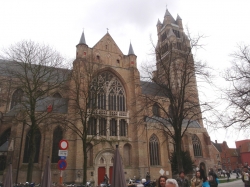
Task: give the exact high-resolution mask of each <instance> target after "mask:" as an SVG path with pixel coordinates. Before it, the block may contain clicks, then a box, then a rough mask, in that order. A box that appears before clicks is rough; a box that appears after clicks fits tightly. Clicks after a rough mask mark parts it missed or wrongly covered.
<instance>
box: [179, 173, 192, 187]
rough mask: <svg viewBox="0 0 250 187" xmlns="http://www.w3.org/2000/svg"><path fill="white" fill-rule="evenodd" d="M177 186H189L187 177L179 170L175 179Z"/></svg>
mask: <svg viewBox="0 0 250 187" xmlns="http://www.w3.org/2000/svg"><path fill="white" fill-rule="evenodd" d="M176 181H177V183H178V185H179V187H190V185H189V182H188V179H187V178H186V177H185V173H184V171H180V172H179V177H178V178H177V179H176Z"/></svg>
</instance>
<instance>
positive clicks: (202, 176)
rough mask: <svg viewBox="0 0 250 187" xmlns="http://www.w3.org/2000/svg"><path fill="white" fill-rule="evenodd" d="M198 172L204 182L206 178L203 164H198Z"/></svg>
mask: <svg viewBox="0 0 250 187" xmlns="http://www.w3.org/2000/svg"><path fill="white" fill-rule="evenodd" d="M200 174H201V178H202V180H203V182H205V181H206V180H207V176H206V174H205V169H204V166H203V165H201V166H200Z"/></svg>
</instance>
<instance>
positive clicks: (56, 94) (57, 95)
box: [53, 92, 62, 98]
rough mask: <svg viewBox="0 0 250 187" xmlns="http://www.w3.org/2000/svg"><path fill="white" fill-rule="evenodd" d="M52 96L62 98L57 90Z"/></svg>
mask: <svg viewBox="0 0 250 187" xmlns="http://www.w3.org/2000/svg"><path fill="white" fill-rule="evenodd" d="M53 97H54V98H62V96H61V94H59V93H58V92H56V93H54V95H53Z"/></svg>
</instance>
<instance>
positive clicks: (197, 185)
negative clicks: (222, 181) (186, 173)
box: [191, 171, 203, 187]
mask: <svg viewBox="0 0 250 187" xmlns="http://www.w3.org/2000/svg"><path fill="white" fill-rule="evenodd" d="M202 183H203V179H202V177H201V173H200V171H196V172H195V176H194V177H193V178H192V179H191V187H202Z"/></svg>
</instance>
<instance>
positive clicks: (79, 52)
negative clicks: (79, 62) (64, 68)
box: [76, 31, 88, 58]
mask: <svg viewBox="0 0 250 187" xmlns="http://www.w3.org/2000/svg"><path fill="white" fill-rule="evenodd" d="M87 49H88V45H87V44H86V40H85V35H84V32H83V31H82V35H81V38H80V41H79V44H77V46H76V58H84V57H85V56H86V55H87Z"/></svg>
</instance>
